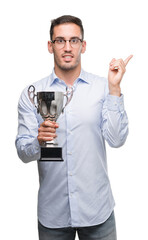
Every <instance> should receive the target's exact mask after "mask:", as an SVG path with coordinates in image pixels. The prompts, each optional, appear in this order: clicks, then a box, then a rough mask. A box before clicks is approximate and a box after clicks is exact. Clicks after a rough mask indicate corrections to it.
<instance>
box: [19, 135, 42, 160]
mask: <svg viewBox="0 0 148 240" xmlns="http://www.w3.org/2000/svg"><path fill="white" fill-rule="evenodd" d="M15 144H16V148H17V153H18V156H19V158H20V159H21V160H22V161H23V162H24V163H28V162H31V161H34V160H38V159H40V146H39V143H38V140H37V138H26V137H19V136H18V137H17V139H16V143H15Z"/></svg>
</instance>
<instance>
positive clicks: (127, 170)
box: [0, 0, 148, 240]
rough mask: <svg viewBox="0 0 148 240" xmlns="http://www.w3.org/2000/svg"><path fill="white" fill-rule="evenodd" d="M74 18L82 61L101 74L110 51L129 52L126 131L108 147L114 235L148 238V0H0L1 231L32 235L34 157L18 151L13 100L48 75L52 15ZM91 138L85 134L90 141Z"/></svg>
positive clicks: (7, 235)
mask: <svg viewBox="0 0 148 240" xmlns="http://www.w3.org/2000/svg"><path fill="white" fill-rule="evenodd" d="M63 14H71V15H75V16H77V17H80V18H81V19H82V21H83V25H84V29H85V40H86V41H87V51H86V53H85V54H84V55H83V56H82V67H83V68H84V69H85V70H86V71H88V72H92V73H95V74H98V75H100V76H103V77H107V73H108V66H109V62H110V61H111V59H112V58H113V57H115V58H123V59H125V58H126V57H127V56H129V55H130V54H133V55H134V57H133V58H132V59H131V61H130V62H129V64H128V66H127V71H126V73H125V75H124V78H123V80H122V85H121V87H122V93H123V94H124V97H125V108H126V111H127V114H128V117H129V130H130V131H129V136H128V139H127V141H126V143H125V145H124V146H123V147H121V148H118V149H112V148H110V147H109V146H107V145H106V147H107V156H108V172H109V177H110V181H111V186H112V190H113V194H114V198H115V201H116V207H115V215H116V223H117V234H118V240H125V239H126V240H131V239H134V240H139V239H148V231H147V224H148V220H147V216H148V174H147V172H148V140H147V136H148V114H147V110H148V101H147V92H148V89H147V88H148V74H147V65H148V61H147V56H148V34H147V23H148V14H147V1H146V0H145V1H144V0H141V1H136V0H124V1H123V0H91V1H86V0H81V1H80V0H73V1H70V0H69V1H68V0H63V1H62V0H60V1H58V0H56V1H54V0H53V1H50V0H40V1H39V0H24V1H23V0H13V1H11V0H5V1H1V2H0V35H1V36H0V87H1V88H0V114H1V117H0V121H1V123H0V149H1V151H0V154H1V157H0V236H2V237H1V239H3V240H7V239H15V240H20V239H21V240H26V239H28V240H30V239H31V240H36V239H38V231H37V193H38V187H39V183H38V171H37V163H36V162H31V163H28V164H24V163H23V162H22V161H21V160H20V159H19V158H18V156H17V153H16V149H15V137H16V134H17V104H18V99H19V96H20V94H21V92H22V90H23V89H24V88H25V87H26V86H27V85H28V84H31V83H33V82H34V81H37V80H40V79H41V78H43V77H45V76H47V75H49V74H50V73H51V71H52V68H53V56H52V55H50V54H49V53H48V50H47V41H48V40H49V28H50V21H51V19H53V18H57V17H59V16H61V15H63ZM88 141H89V140H88Z"/></svg>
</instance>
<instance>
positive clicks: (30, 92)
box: [28, 85, 38, 108]
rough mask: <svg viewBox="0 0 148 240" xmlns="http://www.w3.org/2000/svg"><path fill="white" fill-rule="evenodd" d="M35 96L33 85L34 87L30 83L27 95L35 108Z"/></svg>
mask: <svg viewBox="0 0 148 240" xmlns="http://www.w3.org/2000/svg"><path fill="white" fill-rule="evenodd" d="M36 96H37V94H35V87H34V86H33V85H30V86H29V88H28V97H29V99H30V101H31V103H32V104H33V105H34V106H35V107H36V108H38V107H37V105H36V104H35V101H34V99H35V97H36Z"/></svg>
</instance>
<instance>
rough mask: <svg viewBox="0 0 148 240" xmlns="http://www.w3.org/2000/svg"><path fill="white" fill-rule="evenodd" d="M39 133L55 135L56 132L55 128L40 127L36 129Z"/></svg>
mask: <svg viewBox="0 0 148 240" xmlns="http://www.w3.org/2000/svg"><path fill="white" fill-rule="evenodd" d="M38 131H39V132H49V133H55V132H56V128H53V127H42V126H41V127H40V128H39V129H38Z"/></svg>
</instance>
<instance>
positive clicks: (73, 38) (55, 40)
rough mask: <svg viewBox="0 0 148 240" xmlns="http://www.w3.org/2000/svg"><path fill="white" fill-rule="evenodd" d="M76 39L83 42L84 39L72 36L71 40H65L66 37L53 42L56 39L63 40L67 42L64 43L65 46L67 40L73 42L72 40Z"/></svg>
mask: <svg viewBox="0 0 148 240" xmlns="http://www.w3.org/2000/svg"><path fill="white" fill-rule="evenodd" d="M74 39H77V40H79V41H80V42H81V43H82V42H83V39H80V38H78V37H73V38H71V39H69V40H65V39H64V38H59V39H55V40H51V42H52V43H54V44H55V42H56V41H59V40H63V41H64V42H65V43H64V46H65V44H66V42H67V41H68V42H69V43H70V44H71V41H72V40H74Z"/></svg>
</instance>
